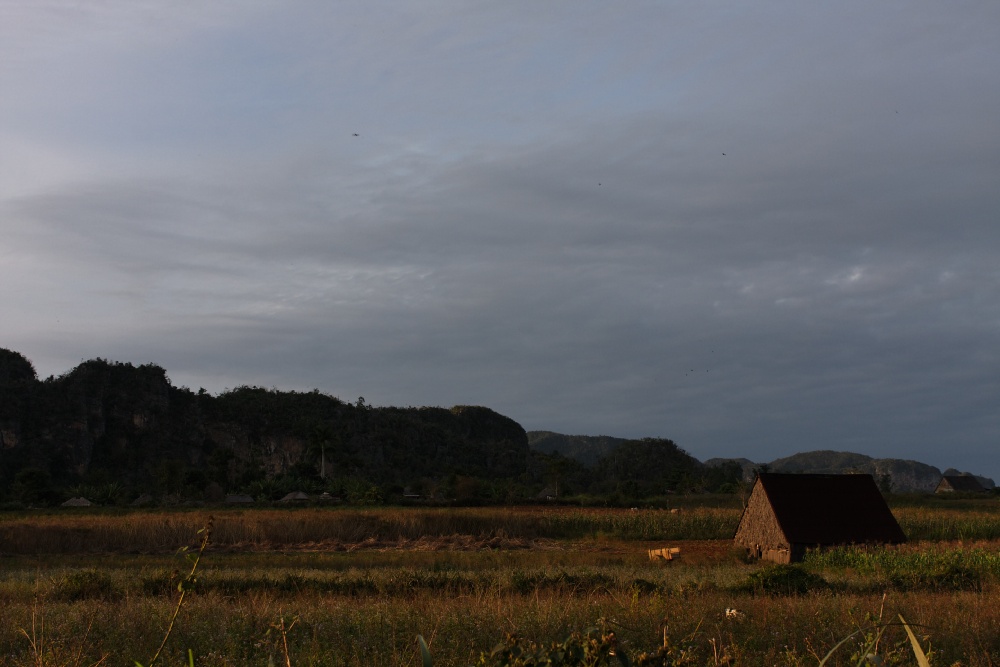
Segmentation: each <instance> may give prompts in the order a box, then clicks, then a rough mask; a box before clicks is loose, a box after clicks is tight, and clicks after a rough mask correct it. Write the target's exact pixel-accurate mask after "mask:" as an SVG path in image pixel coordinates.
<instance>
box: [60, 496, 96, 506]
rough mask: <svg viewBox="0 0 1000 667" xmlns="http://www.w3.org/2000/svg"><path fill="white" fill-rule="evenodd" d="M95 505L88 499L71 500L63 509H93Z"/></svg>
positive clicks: (64, 504) (65, 503)
mask: <svg viewBox="0 0 1000 667" xmlns="http://www.w3.org/2000/svg"><path fill="white" fill-rule="evenodd" d="M93 504H94V503H92V502H90V501H89V500H87V499H86V498H83V497H80V498H70V499H69V500H67V501H66V502H64V503H63V504H62V507H91V506H92V505H93Z"/></svg>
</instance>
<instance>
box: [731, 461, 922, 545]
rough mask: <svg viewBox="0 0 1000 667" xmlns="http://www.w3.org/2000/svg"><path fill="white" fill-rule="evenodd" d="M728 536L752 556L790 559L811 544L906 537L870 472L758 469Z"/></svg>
mask: <svg viewBox="0 0 1000 667" xmlns="http://www.w3.org/2000/svg"><path fill="white" fill-rule="evenodd" d="M734 541H735V543H736V544H737V545H738V546H742V547H745V548H747V549H748V550H749V551H750V554H751V556H753V557H755V558H762V559H764V560H769V561H773V562H776V563H795V562H798V561H801V560H802V557H803V556H804V555H805V552H806V550H807V549H811V548H818V547H830V546H839V545H847V544H899V543H902V542H905V541H906V536H905V535H903V530H902V529H901V528H900V527H899V524H898V523H897V522H896V518H895V517H894V516H893V515H892V512H890V511H889V506H888V505H886V503H885V499H884V498H883V497H882V494H881V493H880V492H879V490H878V486H877V485H876V484H875V480H874V479H873V478H872V476H871V475H806V474H778V473H761V474H760V475H759V476H758V477H757V481H756V482H755V483H754V486H753V491H751V493H750V499H749V500H748V501H747V506H746V509H744V510H743V516H742V517H740V523H739V526H738V527H737V529H736V536H735V538H734Z"/></svg>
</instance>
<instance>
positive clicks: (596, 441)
mask: <svg viewBox="0 0 1000 667" xmlns="http://www.w3.org/2000/svg"><path fill="white" fill-rule="evenodd" d="M627 441H628V440H627V439H624V438H613V437H611V436H583V435H563V434H560V433H553V432H551V431H528V446H529V447H531V448H532V449H535V450H536V451H541V452H545V453H547V454H552V453H559V454H561V455H563V456H566V457H568V458H573V459H576V460H577V461H579V462H581V463H583V464H585V465H595V464H596V463H597V462H598V461H599V460H600V459H601V458H603V457H605V456H607V455H608V453H610V452H611V451H612V450H613V449H614V448H615V447H616V446H617V445H619V444H620V443H622V442H627ZM732 464H739V465H740V466H741V468H742V469H743V472H744V477H745V478H747V479H753V475H754V474H755V471H756V470H758V469H760V468H764V467H766V468H767V470H769V471H770V472H787V473H828V474H839V473H850V472H855V473H867V474H869V475H872V476H873V477H875V479H876V480H877V481H880V482H882V483H883V484H885V485H886V486H887V488H889V489H890V490H891V491H893V492H895V493H933V491H934V489H935V488H937V485H938V483H939V482H940V481H941V477H942V476H943V475H968V474H971V473H965V472H959V471H957V470H955V469H953V468H949V469H948V470H945V471H944V472H943V473H942V471H941V470H940V469H938V468H936V467H934V466H932V465H929V464H926V463H921V462H919V461H912V460H907V459H891V458H884V459H877V458H874V457H871V456H867V455H865V454H858V453H856V452H838V451H833V450H816V451H810V452H799V453H798V454H793V455H791V456H786V457H783V458H779V459H775V460H773V461H771V462H769V463H755V462H753V461H751V460H750V459H746V458H713V459H708V460H706V461H704V465H705V466H707V467H717V466H721V465H732ZM973 477H975V478H976V479H977V480H978V481H979V483H980V484H981V485H982V486H983V488H986V489H992V488H994V486H995V484H994V482H993V480H992V479H990V478H988V477H983V476H981V475H973Z"/></svg>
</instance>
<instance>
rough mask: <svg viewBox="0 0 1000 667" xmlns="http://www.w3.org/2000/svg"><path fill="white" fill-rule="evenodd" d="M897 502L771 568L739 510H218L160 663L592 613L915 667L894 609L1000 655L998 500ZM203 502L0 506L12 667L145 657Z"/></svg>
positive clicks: (711, 645)
mask: <svg viewBox="0 0 1000 667" xmlns="http://www.w3.org/2000/svg"><path fill="white" fill-rule="evenodd" d="M894 511H895V512H896V514H897V516H898V517H899V519H900V522H901V524H902V525H903V526H904V529H905V530H906V531H907V534H908V535H910V536H911V538H913V539H911V542H910V543H909V544H906V545H903V546H900V547H895V548H885V549H874V550H861V549H839V550H835V551H832V552H828V553H823V554H815V555H812V556H810V557H809V558H808V559H807V561H806V562H805V563H804V564H802V565H801V566H794V567H777V566H766V565H762V564H755V563H747V562H745V561H744V559H743V557H742V554H741V553H740V552H738V551H736V550H734V549H733V548H732V547H731V544H730V542H729V539H728V538H729V537H730V536H731V535H732V532H733V530H734V528H735V524H736V521H738V518H739V509H738V508H735V507H712V508H697V507H690V508H685V509H684V510H682V511H680V512H677V513H671V512H669V511H665V510H641V509H640V510H629V509H578V508H568V509H567V508H517V509H507V508H477V509H393V508H384V509H365V510H352V509H347V508H338V509H316V508H298V509H258V510H220V511H217V512H215V513H214V514H213V516H214V522H213V531H212V540H211V543H210V545H209V547H208V548H207V550H206V551H205V554H204V556H203V557H202V559H201V561H200V563H199V564H198V568H197V572H196V577H197V581H196V582H194V583H193V584H187V585H185V588H188V589H190V590H189V593H187V594H186V598H185V600H184V604H183V606H182V608H181V609H180V613H179V615H178V617H177V621H176V625H175V627H174V629H173V630H172V631H171V633H170V636H169V638H168V641H167V643H166V645H165V647H164V653H163V654H162V656H160V657H159V658H158V660H157V664H171V665H178V664H181V663H187V662H188V654H187V652H188V650H190V651H191V655H192V656H193V659H194V662H195V664H196V665H206V666H208V665H240V666H243V665H268V664H285V665H293V666H304V665H419V664H420V654H419V651H418V648H417V644H416V636H417V635H418V634H420V635H422V636H423V637H424V638H425V639H426V640H427V643H428V644H429V647H430V653H431V655H432V656H433V659H434V664H435V665H442V666H447V665H472V664H476V663H477V661H479V660H480V658H481V656H482V655H483V654H487V655H488V654H489V652H490V651H491V649H492V648H493V647H494V646H495V645H496V644H497V643H498V642H503V641H505V640H506V638H507V637H508V635H516V636H519V637H523V638H525V639H526V640H533V641H537V642H542V643H545V642H554V641H562V640H564V639H565V638H566V637H567V636H569V635H570V634H571V633H573V632H576V631H584V630H585V629H586V628H589V627H593V626H600V627H603V628H604V629H605V630H606V631H613V632H614V634H615V636H616V637H617V640H618V642H619V643H620V647H621V650H623V651H625V652H627V653H629V654H631V655H636V654H638V653H640V652H642V651H652V650H655V649H657V648H658V647H660V646H662V645H663V642H664V638H665V637H666V639H667V641H668V642H669V643H670V646H671V647H673V652H672V653H671V655H672V656H673V657H672V658H671V659H672V660H674V662H669V663H662V662H661V663H658V664H690V665H721V664H733V665H818V664H820V662H821V661H822V660H823V659H824V657H825V656H827V654H828V653H829V651H830V650H831V649H832V648H833V647H834V646H836V645H837V644H838V642H840V641H841V640H843V639H845V638H848V640H847V641H846V642H844V644H843V645H841V647H840V648H838V649H837V650H836V651H835V652H834V653H833V654H832V655H831V656H830V658H829V659H828V661H827V662H826V663H825V664H827V665H848V664H851V665H854V664H917V663H916V659H915V657H914V654H913V652H912V649H911V647H910V643H909V639H908V637H907V635H906V632H905V630H904V629H903V628H902V627H901V626H900V625H899V623H898V615H899V614H902V615H903V616H904V617H905V618H906V620H907V621H908V622H910V623H911V624H912V626H913V628H914V630H915V631H916V634H917V635H918V639H919V640H920V641H921V645H922V647H923V648H924V649H925V650H927V651H929V654H930V660H931V664H933V665H953V664H955V663H959V664H962V665H968V666H971V665H993V664H997V663H1000V604H998V603H1000V587H998V582H1000V535H998V534H996V531H998V530H1000V525H998V524H1000V511H998V508H994V507H993V504H992V501H991V502H985V501H984V502H983V503H979V504H976V505H974V506H969V505H958V504H956V505H955V506H954V507H919V506H911V507H902V508H896V509H895V510H894ZM208 520H209V513H208V512H206V511H202V510H197V511H194V510H192V511H183V512H181V511H178V512H166V511H152V510H151V511H144V512H137V511H136V512H124V511H112V510H86V511H83V512H73V513H67V512H49V513H41V514H35V515H28V514H7V515H0V604H2V605H3V612H2V615H3V622H2V623H0V666H6V665H11V666H13V665H35V666H36V667H41V666H42V665H51V666H54V667H55V666H60V667H61V666H64V665H65V666H74V667H78V666H79V667H85V666H89V665H95V664H108V665H132V664H134V661H139V662H141V663H142V664H145V665H147V667H148V661H149V660H150V658H151V656H153V655H154V653H155V652H156V650H157V647H158V646H159V645H160V643H161V640H162V639H163V638H164V634H165V632H166V628H167V627H168V624H169V622H170V618H171V615H172V614H173V613H174V611H175V610H176V609H177V601H178V595H179V593H178V584H179V583H181V582H182V581H184V580H185V576H186V574H187V573H188V572H189V571H190V567H191V562H190V560H189V559H188V558H185V555H184V554H178V553H177V550H178V548H179V547H185V546H186V547H188V548H189V549H192V550H196V549H197V547H198V539H199V536H198V532H197V531H198V530H199V529H200V528H202V527H204V526H205V525H206V524H207V522H208ZM664 546H677V547H680V549H681V554H680V558H679V559H678V560H676V561H674V562H671V563H663V562H651V561H650V560H649V558H648V556H647V550H648V549H650V548H660V547H664ZM191 553H192V551H189V552H188V554H189V555H190V554H191ZM880 631H882V632H883V634H881V635H878V643H877V645H876V644H873V641H874V638H875V637H876V635H877V633H879V632H880ZM870 640H871V641H870ZM864 652H868V653H872V655H873V657H870V658H868V659H867V662H866V661H865V657H864V655H863V653H864ZM484 664H486V663H485V662H484Z"/></svg>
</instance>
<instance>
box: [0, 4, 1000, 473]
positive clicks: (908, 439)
mask: <svg viewBox="0 0 1000 667" xmlns="http://www.w3.org/2000/svg"><path fill="white" fill-rule="evenodd" d="M126 7H127V8H128V9H126ZM194 7H196V5H192V8H194ZM4 11H5V12H6V16H4V17H3V20H0V26H3V27H0V44H3V45H4V46H2V47H0V61H2V62H5V63H7V65H5V66H4V67H3V68H2V69H0V86H3V87H4V88H5V89H7V90H8V91H9V92H10V94H4V95H3V96H2V101H0V127H2V128H4V129H3V130H0V154H2V155H0V177H2V178H0V234H2V238H3V239H4V242H3V244H2V246H0V305H2V306H3V308H4V311H5V312H7V313H13V314H15V315H14V316H8V317H5V318H4V323H3V324H2V325H0V332H2V333H3V340H2V341H0V345H3V346H6V347H10V348H13V349H16V350H19V351H21V352H23V353H25V354H26V355H27V356H29V358H31V359H32V360H33V361H34V362H35V363H36V366H38V368H39V370H40V371H41V372H43V373H60V372H63V371H65V370H68V369H69V368H70V367H71V366H73V365H75V364H76V363H77V362H79V361H80V360H82V359H85V358H90V357H93V356H103V357H108V358H112V359H118V360H130V361H136V362H146V361H154V362H156V363H160V364H162V365H163V366H164V367H166V368H167V369H168V371H169V372H170V374H171V376H172V378H173V379H174V381H175V382H177V383H179V384H186V385H189V386H192V387H198V386H204V387H206V388H208V389H210V390H213V391H218V390H221V389H223V388H225V387H232V386H236V385H239V384H262V385H273V386H277V387H279V388H285V389H293V388H295V389H310V388H313V387H317V388H320V389H322V390H324V391H329V392H331V393H335V394H338V395H340V396H341V397H343V398H348V399H352V398H353V397H355V396H357V395H359V394H360V395H364V396H365V397H366V399H367V400H368V401H369V402H371V403H376V404H400V405H410V404H413V405H417V404H421V405H422V404H441V405H452V404H456V403H478V404H484V405H488V406H490V407H493V408H494V409H497V410H499V411H501V412H503V413H505V414H508V415H510V416H511V417H513V418H514V419H517V420H518V421H519V422H521V423H522V424H523V425H524V426H525V427H526V428H529V429H532V428H539V429H551V430H557V431H563V432H570V433H590V434H597V433H607V434H611V435H621V436H643V435H660V436H664V437H670V438H673V439H674V440H676V441H677V442H678V443H679V444H680V445H681V446H683V447H685V448H687V449H688V450H690V451H691V452H692V453H693V454H695V455H697V456H700V457H702V458H707V457H710V456H726V455H737V456H747V457H750V458H754V459H757V460H768V459H771V458H774V457H777V456H782V455H787V454H791V453H794V452H795V451H802V450H806V449H814V448H832V449H849V450H854V451H861V452H863V453H867V454H870V455H873V456H898V457H903V458H916V459H920V460H925V461H927V462H930V463H933V464H935V465H939V466H941V467H948V466H957V467H963V468H966V469H975V470H976V471H977V472H983V473H986V474H991V475H994V476H998V477H1000V467H998V466H997V464H996V463H995V457H994V455H993V451H994V450H993V447H994V446H995V445H996V444H997V434H998V433H1000V416H998V414H997V410H996V397H997V396H1000V386H998V385H1000V359H998V351H997V349H998V348H997V338H998V333H1000V296H998V295H1000V290H998V287H1000V284H998V283H1000V269H998V268H997V266H998V262H997V259H996V257H997V251H998V249H1000V225H998V224H997V212H998V211H1000V194H998V192H1000V188H998V187H997V185H998V184H1000V132H998V130H1000V127H998V123H997V118H1000V74H998V72H1000V67H998V65H1000V58H998V55H1000V54H998V50H1000V46H998V45H1000V40H998V39H997V38H998V37H1000V35H998V32H1000V29H998V26H1000V8H998V7H995V6H994V3H987V2H981V3H972V2H970V3H963V4H960V5H949V6H948V7H943V6H938V4H936V3H929V2H928V3H917V4H914V3H906V4H904V3H897V4H892V3H889V4H885V5H880V6H878V7H874V8H873V7H871V6H870V5H867V4H860V3H859V4H854V5H851V4H848V5H838V6H836V7H826V8H815V7H810V8H804V7H802V6H800V5H796V4H791V3H773V4H767V5H760V6H756V7H754V8H753V9H746V8H741V9H738V10H737V9H734V8H733V7H729V6H724V5H718V6H707V5H697V6H694V5H686V4H682V5H669V4H652V3H647V4H643V3H636V4H634V5H629V6H615V7H609V6H605V5H602V4H598V3H595V4H590V5H588V4H586V3H585V4H583V5H581V4H579V3H573V4H572V5H569V4H567V5H545V6H538V5H518V4H516V3H515V4H510V3H495V4H485V5H484V4H480V5H474V6H472V5H468V4H467V3H455V4H452V3H447V2H441V3H426V4H422V5H421V6H420V9H419V11H417V10H416V9H401V8H400V7H398V6H394V5H391V4H384V5H383V4H378V3H358V4H355V5H351V4H341V3H338V4H337V5H335V6H327V5H326V4H325V3H316V4H312V3H297V4H294V6H291V7H288V6H285V5H282V6H278V5H272V4H270V3H264V2H262V3H258V4H257V5H253V6H251V5H250V4H247V3H236V4H233V5H229V6H225V5H224V4H220V5H216V6H214V8H213V9H212V10H205V9H204V8H201V9H198V10H197V11H192V12H191V13H190V14H189V15H187V16H181V14H182V13H183V12H180V11H179V10H173V11H168V10H164V9H162V8H160V7H159V6H158V3H152V4H150V5H148V6H144V5H141V4H138V3H129V4H128V5H119V4H118V3H114V2H108V3H105V4H93V3H90V4H86V5H82V6H79V7H78V6H74V5H72V4H71V3H59V2H52V3H48V4H41V3H39V4H37V5H34V4H32V5H26V6H24V7H9V8H7V9H6V10H4ZM28 33H33V34H38V35H40V37H39V38H38V39H31V40H26V39H25V38H24V35H25V34H28ZM15 54H16V57H15ZM7 56H10V57H9V58H8V57H7ZM355 133H357V134H358V135H359V136H357V137H355V136H353V135H354V134H355Z"/></svg>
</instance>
